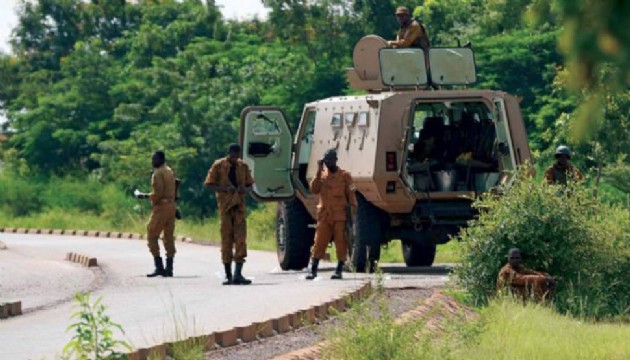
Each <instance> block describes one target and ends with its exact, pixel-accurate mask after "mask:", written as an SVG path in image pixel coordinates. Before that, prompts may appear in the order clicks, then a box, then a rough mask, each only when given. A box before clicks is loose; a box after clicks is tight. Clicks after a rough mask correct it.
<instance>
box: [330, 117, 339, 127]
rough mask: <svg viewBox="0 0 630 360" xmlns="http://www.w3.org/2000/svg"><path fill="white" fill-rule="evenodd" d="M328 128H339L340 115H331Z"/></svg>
mask: <svg viewBox="0 0 630 360" xmlns="http://www.w3.org/2000/svg"><path fill="white" fill-rule="evenodd" d="M330 126H332V127H334V128H338V127H341V114H333V117H332V119H331V120H330Z"/></svg>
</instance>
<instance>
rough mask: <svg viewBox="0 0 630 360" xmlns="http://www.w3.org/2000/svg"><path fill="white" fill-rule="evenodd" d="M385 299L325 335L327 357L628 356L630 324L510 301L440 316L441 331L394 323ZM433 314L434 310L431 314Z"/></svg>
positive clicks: (356, 311) (354, 311) (611, 358)
mask: <svg viewBox="0 0 630 360" xmlns="http://www.w3.org/2000/svg"><path fill="white" fill-rule="evenodd" d="M384 301H385V299H384V298H382V297H378V296H377V297H376V301H375V302H374V303H371V304H370V303H365V304H359V306H356V307H354V308H353V309H352V310H351V311H349V312H348V313H346V314H342V315H340V321H339V323H338V325H336V326H335V327H333V328H332V329H330V330H329V331H328V332H327V333H326V338H327V340H328V341H329V342H330V344H331V346H330V347H329V348H327V349H326V351H325V356H324V358H325V359H344V360H353V359H357V360H359V359H361V360H371V359H374V360H376V359H391V360H394V359H395V360H407V359H410V360H411V359H436V360H437V359H452V360H459V359H461V360H469V359H473V360H475V359H480V360H481V359H483V360H486V359H489V360H494V359H496V360H500V359H541V360H542V359H554V360H556V359H559V360H562V359H567V360H569V359H570V360H574V359H578V360H579V359H584V360H586V359H589V360H593V359H602V360H604V359H605V360H616V359H619V360H621V359H629V358H630V342H629V341H627V339H630V326H628V325H627V324H625V325H624V324H621V323H619V324H612V323H594V322H583V321H579V320H577V319H575V318H572V317H569V316H563V315H560V314H558V313H556V312H554V310H553V309H551V308H549V307H544V306H541V305H536V304H527V305H523V304H522V303H518V302H516V301H514V300H512V299H510V298H505V299H499V300H494V301H492V302H491V303H490V304H489V306H488V307H486V308H483V309H481V310H480V317H479V319H477V320H473V321H468V322H467V321H465V320H464V318H463V317H461V316H456V315H455V316H453V317H452V318H451V317H448V318H444V325H443V329H442V330H441V331H436V330H430V329H429V328H426V327H425V326H424V321H426V319H424V321H423V320H420V321H416V322H414V323H409V324H405V325H400V324H396V323H395V322H394V319H393V316H392V314H391V313H390V312H389V311H388V310H387V308H386V307H385V306H384ZM431 314H435V312H430V313H429V315H428V316H429V317H431Z"/></svg>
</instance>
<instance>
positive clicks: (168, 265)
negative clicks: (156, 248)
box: [163, 256, 173, 277]
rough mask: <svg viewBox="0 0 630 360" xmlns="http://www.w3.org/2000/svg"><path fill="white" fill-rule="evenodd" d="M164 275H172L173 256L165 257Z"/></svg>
mask: <svg viewBox="0 0 630 360" xmlns="http://www.w3.org/2000/svg"><path fill="white" fill-rule="evenodd" d="M163 276H166V277H173V257H172V256H170V257H167V258H166V268H165V269H164V275H163Z"/></svg>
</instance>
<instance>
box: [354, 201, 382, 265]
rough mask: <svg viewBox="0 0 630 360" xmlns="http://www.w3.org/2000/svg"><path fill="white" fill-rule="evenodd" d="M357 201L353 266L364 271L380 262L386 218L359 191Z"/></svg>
mask: <svg viewBox="0 0 630 360" xmlns="http://www.w3.org/2000/svg"><path fill="white" fill-rule="evenodd" d="M357 203H358V205H359V208H358V209H357V214H356V219H354V220H355V221H354V228H353V230H354V236H353V244H352V266H354V269H355V270H356V271H357V272H364V271H365V270H366V265H368V264H373V263H375V262H378V260H379V259H380V258H381V243H382V242H383V240H384V233H385V226H384V225H385V223H384V220H385V219H384V216H383V213H382V211H381V210H380V209H379V208H377V207H376V206H374V205H372V204H371V203H370V202H369V201H367V200H366V199H365V198H364V197H363V195H361V194H360V193H358V192H357ZM368 270H371V269H368Z"/></svg>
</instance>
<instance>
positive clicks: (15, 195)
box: [0, 173, 44, 216]
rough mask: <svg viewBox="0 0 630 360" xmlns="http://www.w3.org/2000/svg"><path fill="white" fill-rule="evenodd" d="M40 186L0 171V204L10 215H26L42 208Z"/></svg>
mask: <svg viewBox="0 0 630 360" xmlns="http://www.w3.org/2000/svg"><path fill="white" fill-rule="evenodd" d="M42 190H43V188H42V186H41V185H40V184H38V183H37V182H35V181H32V180H29V179H25V178H21V177H19V176H16V175H13V174H12V173H0V204H1V205H0V206H2V207H3V208H4V211H6V212H8V213H9V214H11V215H12V216H26V215H29V214H31V213H33V212H38V211H40V210H41V209H42V207H43V205H44V201H43V200H42Z"/></svg>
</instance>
